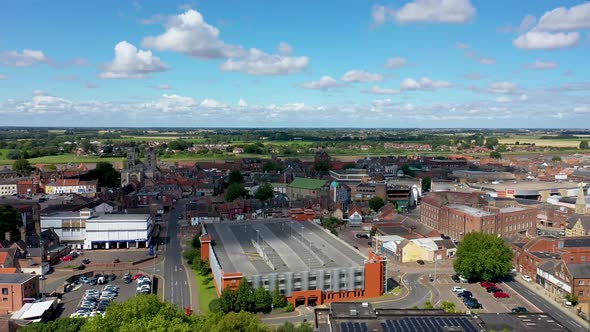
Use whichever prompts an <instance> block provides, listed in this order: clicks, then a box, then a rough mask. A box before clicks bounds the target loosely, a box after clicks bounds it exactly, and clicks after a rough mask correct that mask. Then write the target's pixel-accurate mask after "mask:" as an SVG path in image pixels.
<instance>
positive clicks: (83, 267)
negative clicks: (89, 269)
mask: <svg viewBox="0 0 590 332" xmlns="http://www.w3.org/2000/svg"><path fill="white" fill-rule="evenodd" d="M85 268H86V265H84V264H80V265H78V270H84V269H85Z"/></svg>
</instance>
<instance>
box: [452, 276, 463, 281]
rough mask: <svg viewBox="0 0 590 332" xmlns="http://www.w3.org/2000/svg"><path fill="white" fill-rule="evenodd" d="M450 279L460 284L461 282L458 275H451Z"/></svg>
mask: <svg viewBox="0 0 590 332" xmlns="http://www.w3.org/2000/svg"><path fill="white" fill-rule="evenodd" d="M451 279H453V281H454V282H461V280H459V275H458V274H453V275H452V276H451Z"/></svg>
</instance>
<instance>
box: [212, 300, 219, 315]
mask: <svg viewBox="0 0 590 332" xmlns="http://www.w3.org/2000/svg"><path fill="white" fill-rule="evenodd" d="M209 311H211V312H212V313H218V312H221V299H213V300H211V302H209Z"/></svg>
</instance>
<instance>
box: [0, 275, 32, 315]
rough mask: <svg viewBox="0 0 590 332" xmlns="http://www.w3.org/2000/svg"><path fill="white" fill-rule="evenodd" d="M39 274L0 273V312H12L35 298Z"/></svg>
mask: <svg viewBox="0 0 590 332" xmlns="http://www.w3.org/2000/svg"><path fill="white" fill-rule="evenodd" d="M38 294H39V276H37V275H31V274H26V273H10V274H0V297H1V298H2V301H0V314H9V313H13V312H15V311H17V310H19V309H20V308H22V306H23V305H24V304H25V303H30V302H33V301H35V300H36V298H37V295H38Z"/></svg>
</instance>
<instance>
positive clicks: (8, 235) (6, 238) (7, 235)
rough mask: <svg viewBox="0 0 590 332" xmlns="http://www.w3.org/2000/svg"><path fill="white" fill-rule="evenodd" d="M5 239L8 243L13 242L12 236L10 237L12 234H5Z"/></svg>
mask: <svg viewBox="0 0 590 332" xmlns="http://www.w3.org/2000/svg"><path fill="white" fill-rule="evenodd" d="M4 239H5V240H6V241H9V242H11V236H10V232H6V233H4Z"/></svg>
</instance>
